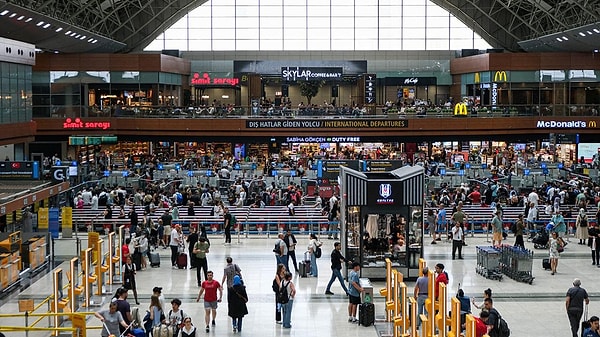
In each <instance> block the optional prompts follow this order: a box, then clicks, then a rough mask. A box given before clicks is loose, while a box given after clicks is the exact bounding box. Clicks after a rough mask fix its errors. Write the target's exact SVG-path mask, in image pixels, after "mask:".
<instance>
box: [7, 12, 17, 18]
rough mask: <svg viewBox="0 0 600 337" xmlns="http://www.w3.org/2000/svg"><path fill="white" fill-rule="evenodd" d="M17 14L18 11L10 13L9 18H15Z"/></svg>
mask: <svg viewBox="0 0 600 337" xmlns="http://www.w3.org/2000/svg"><path fill="white" fill-rule="evenodd" d="M15 16H17V13H12V14H11V15H9V16H8V17H9V18H14V17H15Z"/></svg>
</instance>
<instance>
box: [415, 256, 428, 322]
mask: <svg viewBox="0 0 600 337" xmlns="http://www.w3.org/2000/svg"><path fill="white" fill-rule="evenodd" d="M428 287H429V268H427V267H425V268H423V275H422V276H420V277H419V278H417V282H415V290H414V297H415V298H416V299H417V327H418V326H419V325H421V317H420V315H421V314H424V313H425V312H423V307H425V300H426V299H427V297H428V296H429V288H428Z"/></svg>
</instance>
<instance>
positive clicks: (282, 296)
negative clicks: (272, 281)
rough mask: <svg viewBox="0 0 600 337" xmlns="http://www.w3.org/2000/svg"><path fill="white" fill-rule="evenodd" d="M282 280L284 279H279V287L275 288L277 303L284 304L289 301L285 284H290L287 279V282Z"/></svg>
mask: <svg viewBox="0 0 600 337" xmlns="http://www.w3.org/2000/svg"><path fill="white" fill-rule="evenodd" d="M284 282H285V281H281V287H280V288H279V289H278V290H277V303H280V304H286V303H287V302H289V301H290V296H289V295H288V292H287V286H288V285H289V284H290V281H288V282H287V284H285V283H284Z"/></svg>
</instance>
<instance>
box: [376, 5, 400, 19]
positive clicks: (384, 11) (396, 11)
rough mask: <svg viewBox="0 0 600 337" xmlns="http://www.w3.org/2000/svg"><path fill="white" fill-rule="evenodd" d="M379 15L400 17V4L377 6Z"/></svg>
mask: <svg viewBox="0 0 600 337" xmlns="http://www.w3.org/2000/svg"><path fill="white" fill-rule="evenodd" d="M379 17H380V18H382V17H383V18H386V17H396V18H398V19H399V18H401V17H402V6H395V5H394V6H381V5H380V6H379Z"/></svg>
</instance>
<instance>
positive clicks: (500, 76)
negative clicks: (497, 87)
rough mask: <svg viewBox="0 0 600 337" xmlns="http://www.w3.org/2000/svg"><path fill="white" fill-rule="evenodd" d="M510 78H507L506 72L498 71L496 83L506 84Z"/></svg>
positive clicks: (495, 75)
mask: <svg viewBox="0 0 600 337" xmlns="http://www.w3.org/2000/svg"><path fill="white" fill-rule="evenodd" d="M507 80H508V77H507V76H506V71H504V70H503V71H497V72H496V73H495V74H494V82H506V81H507Z"/></svg>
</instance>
